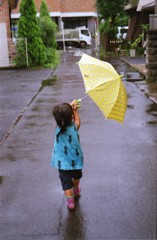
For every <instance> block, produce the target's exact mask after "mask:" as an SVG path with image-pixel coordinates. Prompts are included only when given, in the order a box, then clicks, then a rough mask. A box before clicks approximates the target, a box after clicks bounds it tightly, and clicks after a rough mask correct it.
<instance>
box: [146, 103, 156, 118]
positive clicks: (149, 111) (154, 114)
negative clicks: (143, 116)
mask: <svg viewBox="0 0 157 240" xmlns="http://www.w3.org/2000/svg"><path fill="white" fill-rule="evenodd" d="M146 112H147V113H150V114H151V115H153V116H157V104H156V103H152V104H151V105H150V106H149V109H148V110H146Z"/></svg>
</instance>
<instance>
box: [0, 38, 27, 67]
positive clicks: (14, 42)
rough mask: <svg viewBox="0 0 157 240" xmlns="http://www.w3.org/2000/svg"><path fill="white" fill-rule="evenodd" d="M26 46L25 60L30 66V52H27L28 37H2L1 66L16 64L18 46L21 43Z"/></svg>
mask: <svg viewBox="0 0 157 240" xmlns="http://www.w3.org/2000/svg"><path fill="white" fill-rule="evenodd" d="M20 44H21V45H23V47H24V52H25V53H24V56H23V58H24V59H23V60H24V61H25V62H26V65H27V66H28V52H27V39H26V38H25V39H24V38H9V39H7V40H6V39H0V67H1V68H2V67H10V66H16V61H15V58H16V56H17V47H18V46H19V45H20Z"/></svg>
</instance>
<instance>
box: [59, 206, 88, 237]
mask: <svg viewBox="0 0 157 240" xmlns="http://www.w3.org/2000/svg"><path fill="white" fill-rule="evenodd" d="M76 208H77V209H75V210H72V211H69V212H68V215H67V217H66V218H65V219H64V222H63V223H62V229H61V232H62V235H63V237H64V239H68V240H74V239H76V240H77V239H78V240H85V239H86V235H87V232H86V231H87V229H86V220H85V218H84V214H83V212H82V210H81V208H80V205H79V203H78V202H77V207H76Z"/></svg>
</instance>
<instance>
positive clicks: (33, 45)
mask: <svg viewBox="0 0 157 240" xmlns="http://www.w3.org/2000/svg"><path fill="white" fill-rule="evenodd" d="M20 13H21V16H20V19H19V21H18V37H19V38H23V39H24V38H26V39H27V49H28V61H29V65H30V66H37V65H43V64H44V63H45V61H46V50H45V46H44V44H43V41H42V39H41V32H40V28H39V25H38V22H37V18H36V7H35V4H34V0H22V2H21V4H20ZM17 47H18V46H17ZM24 54H25V49H24V48H22V46H21V45H20V46H19V47H18V58H17V64H20V55H24Z"/></svg>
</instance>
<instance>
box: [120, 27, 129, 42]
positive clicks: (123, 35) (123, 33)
mask: <svg viewBox="0 0 157 240" xmlns="http://www.w3.org/2000/svg"><path fill="white" fill-rule="evenodd" d="M128 28H129V27H128V26H122V27H120V26H119V27H118V33H117V39H125V38H126V35H127V32H128Z"/></svg>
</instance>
